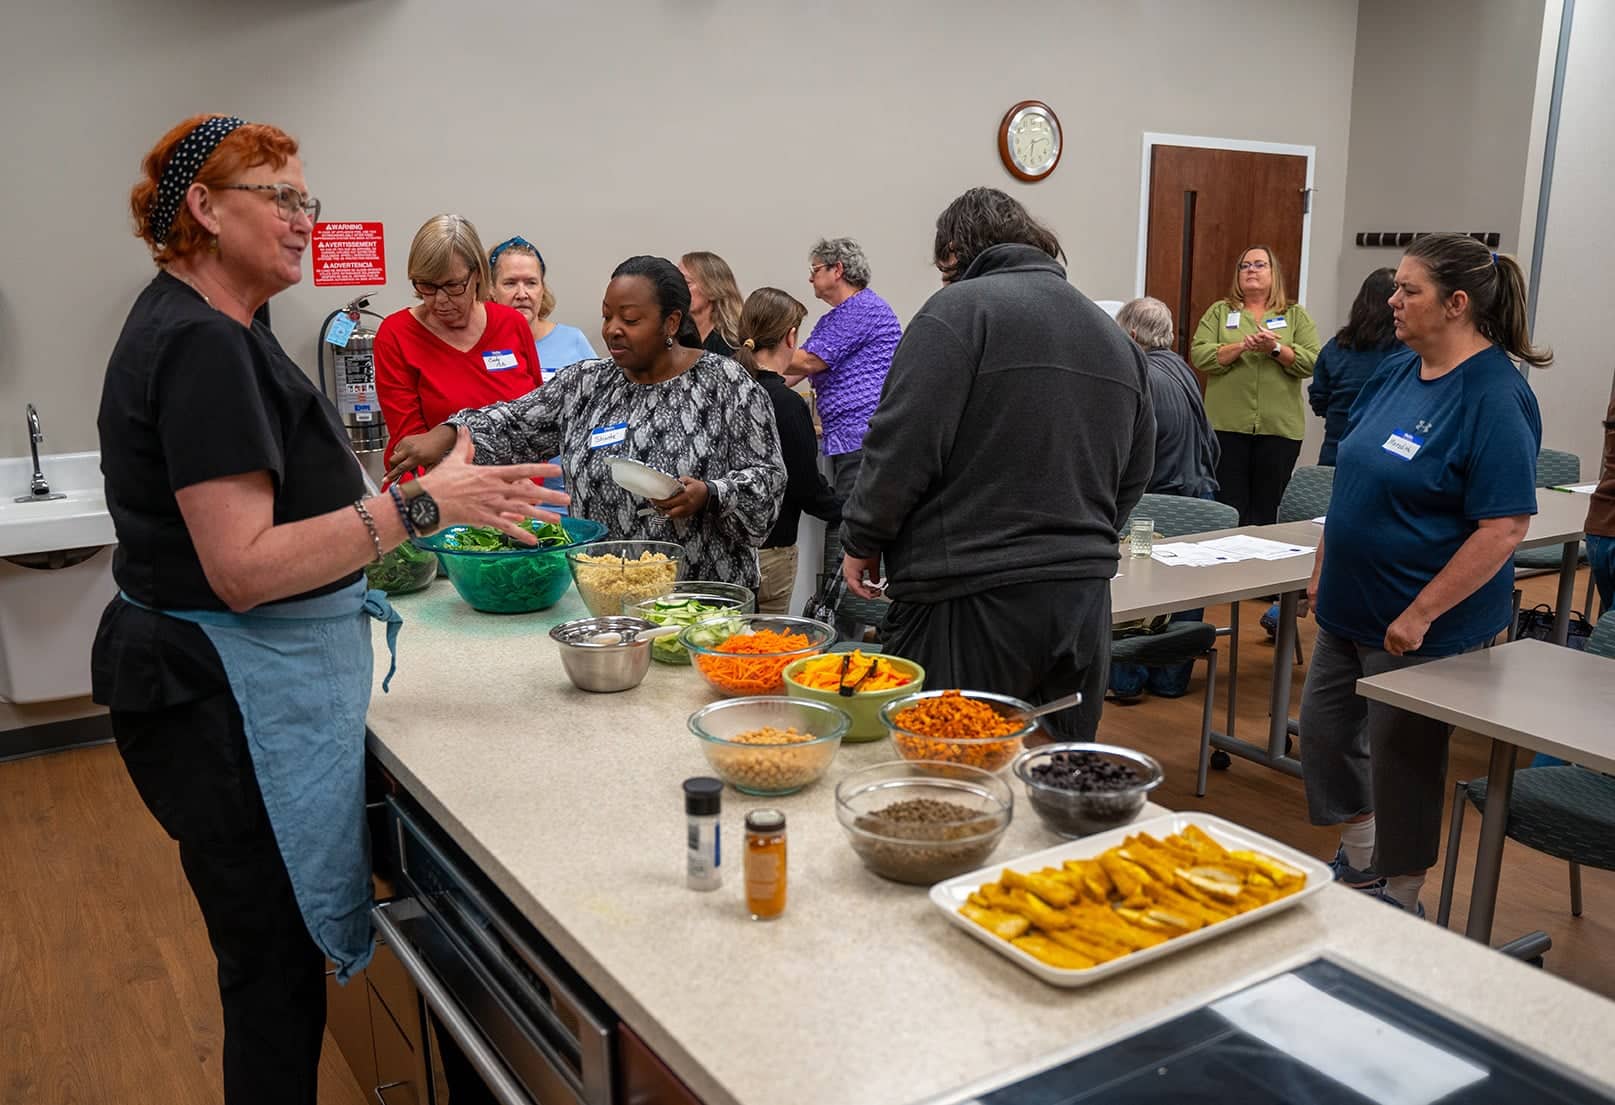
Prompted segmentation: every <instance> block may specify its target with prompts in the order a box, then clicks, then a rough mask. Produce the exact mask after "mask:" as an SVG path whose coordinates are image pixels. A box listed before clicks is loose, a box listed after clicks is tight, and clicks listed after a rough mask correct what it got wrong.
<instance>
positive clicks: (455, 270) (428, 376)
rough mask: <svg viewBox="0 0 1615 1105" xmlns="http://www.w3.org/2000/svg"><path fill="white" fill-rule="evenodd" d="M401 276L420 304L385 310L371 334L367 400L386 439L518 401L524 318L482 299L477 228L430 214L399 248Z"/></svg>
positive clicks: (484, 278) (525, 370) (528, 361)
mask: <svg viewBox="0 0 1615 1105" xmlns="http://www.w3.org/2000/svg"><path fill="white" fill-rule="evenodd" d="M409 280H410V283H411V284H413V285H414V286H415V294H416V295H417V296H419V297H420V299H421V302H420V303H419V304H418V305H416V306H414V307H406V308H404V309H403V310H401V311H395V312H393V313H392V314H391V315H388V316H387V318H386V320H385V321H383V322H382V324H381V328H380V329H379V330H378V331H377V332H376V397H377V399H378V400H380V402H381V414H382V417H383V418H384V419H386V422H387V438H388V446H387V452H388V455H387V464H388V467H391V466H392V443H393V442H395V441H401V440H403V439H404V438H406V437H409V436H410V435H411V434H420V433H425V432H426V431H427V430H429V429H431V428H432V427H433V426H438V425H441V424H442V423H443V421H444V419H446V418H448V417H449V416H450V415H451V414H454V413H455V412H456V411H462V410H465V409H467V408H468V407H486V406H488V405H490V404H492V403H498V402H501V401H504V400H508V399H519V398H521V397H522V396H523V395H526V394H527V393H528V392H530V391H532V390H533V389H534V388H536V387H538V385H539V379H540V377H539V370H538V350H537V348H536V347H535V346H534V344H533V333H532V331H531V330H530V329H529V328H528V326H527V320H526V319H525V318H523V317H522V316H521V315H520V314H519V313H517V312H516V311H513V310H511V309H510V308H509V307H501V306H500V305H499V304H497V303H489V302H487V299H488V293H489V290H490V288H491V286H492V283H493V282H492V280H491V279H489V276H488V260H487V253H486V252H485V251H484V250H483V248H482V240H481V239H480V238H478V237H477V228H476V227H474V226H472V225H471V223H470V221H469V220H467V219H464V218H462V217H460V216H459V215H435V216H433V217H432V218H430V219H428V220H426V224H425V225H424V226H422V227H421V228H420V230H418V231H416V233H415V240H414V241H413V242H412V243H410V247H409Z"/></svg>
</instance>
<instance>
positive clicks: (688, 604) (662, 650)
mask: <svg viewBox="0 0 1615 1105" xmlns="http://www.w3.org/2000/svg"><path fill="white" fill-rule="evenodd" d="M756 610H757V597H756V596H755V595H754V594H752V591H751V588H749V587H742V586H741V585H740V584H738V583H721V582H718V581H716V580H703V579H686V580H682V581H681V582H679V583H678V584H677V589H676V590H673V591H671V592H669V593H668V594H665V595H657V596H656V597H655V598H650V599H639V600H637V601H635V600H631V599H628V600H624V601H623V604H622V612H623V613H624V614H626V615H627V616H629V617H631V618H644V619H645V620H646V621H648V622H654V623H656V624H657V625H677V626H692V625H694V624H695V623H696V622H704V621H708V620H710V619H714V618H721V617H722V616H723V615H725V614H734V615H737V616H738V615H741V614H751V613H755V612H756ZM740 628H741V626H740V625H739V624H738V623H737V624H735V625H733V626H726V625H723V624H721V623H720V624H717V625H715V626H713V627H712V631H711V632H710V633H709V634H707V636H710V637H711V641H710V642H709V643H710V645H711V646H714V647H715V646H717V645H718V644H720V643H721V642H722V641H723V640H724V639H725V638H726V637H728V636H729V635H730V634H732V633H735V632H737V631H738V630H739V629H740ZM703 632H705V631H703ZM698 643H699V642H698ZM650 654H651V659H652V660H659V661H661V662H662V663H664V664H688V663H689V662H690V653H689V651H688V650H687V649H685V647H684V646H683V645H682V644H680V643H679V635H678V634H674V635H673V636H671V637H658V638H657V639H656V640H654V641H652V642H651V646H650Z"/></svg>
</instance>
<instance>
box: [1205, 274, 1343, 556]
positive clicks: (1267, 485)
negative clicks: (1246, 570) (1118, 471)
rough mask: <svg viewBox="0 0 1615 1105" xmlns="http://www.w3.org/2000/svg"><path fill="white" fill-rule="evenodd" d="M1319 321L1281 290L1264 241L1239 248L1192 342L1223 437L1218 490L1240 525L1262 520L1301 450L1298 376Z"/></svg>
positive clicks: (1305, 370)
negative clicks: (1227, 286)
mask: <svg viewBox="0 0 1615 1105" xmlns="http://www.w3.org/2000/svg"><path fill="white" fill-rule="evenodd" d="M1319 344H1320V343H1319V341H1318V330H1317V328H1316V327H1315V326H1313V325H1312V318H1311V316H1310V315H1308V314H1307V312H1306V310H1305V309H1304V308H1303V307H1302V306H1301V305H1300V304H1299V303H1291V302H1290V300H1289V296H1288V295H1287V294H1286V292H1285V289H1284V271H1283V270H1282V269H1280V268H1279V262H1278V258H1277V257H1275V256H1274V255H1273V251H1272V250H1270V249H1268V248H1267V247H1266V246H1252V247H1251V248H1249V249H1247V250H1246V251H1245V252H1244V253H1242V254H1240V257H1239V262H1238V264H1237V265H1236V266H1235V269H1234V285H1233V288H1232V290H1230V291H1229V293H1228V296H1227V298H1226V299H1220V300H1218V301H1217V302H1216V303H1214V304H1212V305H1211V309H1210V310H1209V311H1207V312H1206V313H1205V315H1204V317H1202V318H1201V319H1200V325H1199V327H1198V328H1197V329H1196V330H1195V334H1194V344H1193V346H1192V347H1191V349H1190V350H1189V356H1190V359H1191V360H1192V361H1193V362H1194V366H1195V367H1196V368H1198V369H1199V370H1200V371H1201V372H1204V373H1205V374H1206V377H1207V380H1206V415H1207V417H1208V418H1210V419H1211V426H1212V429H1214V430H1216V431H1217V440H1218V441H1219V442H1220V443H1221V445H1222V459H1221V460H1220V461H1218V463H1217V483H1218V484H1219V485H1220V488H1221V490H1219V491H1218V492H1217V498H1218V499H1219V500H1220V501H1222V502H1224V503H1227V504H1228V505H1229V506H1231V507H1233V508H1234V509H1236V510H1238V511H1239V524H1240V525H1242V526H1246V525H1266V524H1268V523H1270V522H1273V521H1275V520H1276V519H1277V517H1278V509H1279V500H1280V499H1281V498H1283V497H1284V488H1285V485H1286V484H1288V483H1289V482H1290V473H1291V472H1292V471H1294V469H1295V461H1296V458H1297V457H1299V456H1300V455H1301V438H1302V436H1303V435H1304V433H1305V431H1306V418H1305V415H1304V413H1303V408H1302V405H1301V381H1302V380H1305V379H1307V378H1308V377H1310V376H1311V375H1312V365H1313V363H1314V362H1315V361H1316V360H1317V359H1318V348H1319Z"/></svg>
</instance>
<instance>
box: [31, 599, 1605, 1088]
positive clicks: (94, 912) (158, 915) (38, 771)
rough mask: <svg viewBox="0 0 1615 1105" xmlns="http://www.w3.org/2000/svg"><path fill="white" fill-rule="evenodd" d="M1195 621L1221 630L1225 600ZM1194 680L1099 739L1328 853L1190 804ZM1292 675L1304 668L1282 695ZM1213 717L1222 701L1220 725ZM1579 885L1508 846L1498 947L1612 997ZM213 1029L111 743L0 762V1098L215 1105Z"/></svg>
mask: <svg viewBox="0 0 1615 1105" xmlns="http://www.w3.org/2000/svg"><path fill="white" fill-rule="evenodd" d="M1584 584H1585V579H1584V580H1583V585H1584ZM1553 587H1554V580H1553V579H1552V578H1551V577H1539V578H1537V579H1533V580H1528V581H1526V583H1525V591H1526V602H1527V604H1532V603H1536V602H1544V601H1545V602H1552V601H1553ZM1580 594H1581V591H1580V590H1579V589H1578V591H1577V595H1578V596H1579V595H1580ZM1260 613H1261V604H1258V603H1247V604H1245V606H1244V608H1243V614H1242V619H1241V620H1242V623H1243V626H1244V629H1245V632H1244V634H1243V639H1242V645H1241V658H1240V659H1241V665H1240V666H1241V669H1242V674H1243V676H1244V678H1243V679H1242V680H1241V683H1240V703H1239V705H1240V711H1239V727H1240V732H1241V734H1242V735H1246V736H1253V735H1256V734H1259V733H1265V732H1266V713H1267V693H1268V681H1267V671H1268V665H1269V664H1270V663H1271V657H1272V646H1271V645H1269V644H1267V643H1266V640H1265V636H1264V635H1263V634H1262V632H1261V630H1260V629H1259V628H1258V627H1257V618H1258V617H1259V616H1260ZM1207 616H1208V619H1209V620H1212V621H1216V622H1218V623H1225V622H1226V616H1227V609H1226V607H1223V608H1214V609H1212V610H1210V611H1208V615H1207ZM1314 632H1315V630H1314V627H1313V624H1312V623H1311V622H1310V621H1306V622H1304V623H1303V624H1302V628H1301V633H1302V640H1303V642H1305V643H1307V644H1308V645H1309V646H1310V642H1311V639H1312V636H1313V634H1314ZM1309 651H1310V649H1309ZM1202 675H1203V668H1202V670H1201V671H1198V672H1197V675H1196V680H1195V683H1194V685H1193V687H1192V688H1191V690H1190V693H1189V694H1188V695H1187V696H1185V697H1184V698H1181V699H1176V700H1168V699H1146V700H1145V701H1144V702H1142V703H1140V704H1138V705H1134V706H1122V705H1117V704H1114V703H1112V704H1109V705H1107V706H1106V709H1105V718H1104V722H1103V723H1102V727H1101V737H1102V739H1107V740H1112V741H1116V742H1119V743H1124V744H1129V745H1132V746H1135V747H1138V748H1141V749H1144V750H1145V751H1147V752H1149V753H1151V754H1152V755H1154V756H1155V757H1156V758H1158V759H1159V760H1161V761H1162V763H1163V764H1164V765H1165V766H1166V769H1167V782H1166V784H1165V785H1164V786H1163V787H1162V788H1161V790H1160V791H1158V792H1157V795H1156V797H1157V800H1158V801H1159V802H1161V804H1163V805H1165V806H1168V807H1170V808H1175V809H1180V810H1196V809H1202V810H1206V811H1208V812H1211V813H1215V814H1218V815H1220V816H1223V817H1227V818H1229V819H1231V820H1234V821H1238V822H1241V823H1243V824H1245V825H1249V826H1251V827H1252V828H1255V829H1257V830H1259V831H1261V832H1265V833H1268V834H1270V835H1272V836H1275V837H1277V838H1279V839H1280V840H1283V841H1286V842H1288V843H1290V844H1293V845H1295V846H1297V847H1299V848H1302V849H1305V850H1306V851H1309V852H1311V853H1313V854H1315V855H1318V856H1323V857H1326V856H1329V855H1332V854H1333V852H1334V848H1335V844H1336V842H1337V840H1338V833H1337V832H1336V831H1334V830H1326V829H1315V828H1313V827H1311V826H1310V825H1308V824H1307V821H1306V811H1305V806H1304V804H1303V801H1302V796H1301V784H1300V782H1299V780H1296V779H1291V778H1289V777H1288V776H1283V775H1279V774H1276V773H1274V772H1271V771H1268V770H1266V769H1264V768H1260V767H1258V766H1256V765H1255V764H1251V763H1247V762H1244V761H1239V760H1236V761H1235V762H1234V766H1233V768H1232V769H1231V770H1229V771H1227V772H1216V773H1213V775H1212V778H1211V783H1210V786H1209V790H1208V794H1207V796H1206V797H1205V798H1204V799H1198V798H1196V797H1195V796H1194V761H1195V737H1194V734H1195V733H1197V732H1198V726H1199V716H1200V715H1199V711H1200V698H1199V694H1200V691H1201V683H1200V678H1201V676H1202ZM1304 678H1305V668H1304V667H1303V668H1301V669H1298V670H1297V672H1296V674H1295V687H1294V691H1295V701H1296V702H1297V703H1298V702H1299V700H1300V692H1301V684H1302V680H1303V679H1304ZM1221 717H1222V709H1221V706H1220V705H1219V710H1218V718H1219V724H1220V723H1221ZM1452 752H1453V754H1452V775H1453V777H1455V778H1473V777H1475V776H1478V775H1482V774H1484V773H1485V770H1486V759H1487V749H1486V745H1485V743H1484V742H1483V741H1481V740H1479V739H1477V738H1475V737H1474V736H1472V735H1469V734H1459V735H1458V736H1457V737H1456V738H1455V739H1454V741H1453V747H1452ZM1466 820H1467V829H1466V832H1465V836H1464V845H1463V852H1462V854H1463V862H1462V864H1461V865H1460V868H1459V871H1460V878H1459V892H1458V895H1457V905H1456V907H1455V909H1454V914H1453V916H1454V922H1453V923H1454V926H1455V927H1461V926H1462V923H1463V918H1464V915H1465V911H1466V908H1467V904H1468V900H1467V899H1468V895H1467V893H1466V888H1467V886H1468V880H1469V877H1470V873H1471V872H1472V870H1473V859H1474V846H1475V840H1476V838H1477V835H1478V832H1479V827H1480V819H1479V817H1478V816H1473V815H1472V816H1470V817H1469V818H1467V819H1466ZM1583 880H1584V886H1585V895H1586V901H1585V913H1584V916H1582V917H1580V918H1572V917H1571V916H1570V907H1569V899H1568V882H1567V876H1566V869H1565V865H1564V864H1562V863H1560V862H1559V861H1557V860H1553V859H1549V858H1548V857H1546V856H1542V855H1540V854H1538V853H1536V852H1532V851H1529V850H1528V849H1524V848H1521V847H1519V846H1517V845H1515V844H1512V843H1510V844H1509V845H1508V852H1507V855H1506V859H1505V864H1504V869H1503V886H1502V895H1501V900H1500V901H1499V904H1498V909H1497V922H1496V926H1495V931H1496V933H1497V939H1498V942H1502V941H1503V940H1506V939H1509V938H1510V937H1512V936H1515V935H1519V934H1521V933H1524V932H1527V931H1530V930H1533V929H1542V930H1545V931H1546V932H1548V933H1549V934H1550V935H1551V936H1552V938H1553V943H1554V947H1553V951H1552V952H1550V953H1549V955H1548V970H1550V971H1551V972H1553V973H1555V974H1558V975H1561V976H1563V977H1565V978H1567V979H1570V980H1571V981H1573V982H1576V983H1578V984H1580V985H1582V986H1585V987H1588V988H1590V989H1592V990H1595V991H1597V992H1599V993H1602V994H1604V995H1606V996H1610V997H1615V956H1609V955H1608V954H1607V951H1608V949H1609V948H1610V947H1612V946H1615V873H1611V872H1606V871H1592V870H1589V871H1586V872H1585V874H1584V876H1583ZM1438 890H1439V887H1438V885H1437V881H1436V878H1434V877H1433V878H1432V880H1431V882H1430V883H1429V884H1428V885H1427V886H1426V890H1425V904H1426V906H1427V908H1428V909H1429V910H1430V913H1431V915H1432V916H1434V913H1435V901H1436V894H1437V892H1438ZM1386 908H1390V907H1386ZM220 1038H221V1027H220V1018H219V1004H218V992H217V990H216V989H215V984H214V977H213V957H212V953H211V951H210V950H209V948H208V944H207V938H206V934H205V932H204V930H203V926H202V919H201V916H200V914H199V913H198V912H197V910H196V906H195V904H194V902H193V901H192V899H191V895H190V891H189V889H188V888H187V887H186V885H185V880H184V877H183V875H182V873H181V871H180V867H179V860H178V857H177V855H176V853H175V850H174V847H173V844H172V842H170V841H169V840H168V838H167V837H166V836H165V835H164V834H163V833H162V831H161V830H160V829H159V828H158V827H157V825H156V824H155V822H153V821H152V819H151V817H150V815H148V814H147V812H146V810H145V808H144V807H143V806H142V805H141V803H140V800H139V798H138V797H137V796H136V794H135V792H134V788H133V787H132V786H131V785H130V783H129V781H128V777H127V776H126V775H125V774H124V771H123V767H122V764H121V763H120V761H119V759H118V756H117V753H116V752H115V751H114V750H113V749H112V748H110V747H99V748H92V749H84V750H79V751H73V752H64V753H58V754H55V755H51V756H43V757H39V758H36V759H31V760H23V761H19V762H14V763H7V764H0V1105H83V1103H102V1102H107V1103H117V1105H137V1103H146V1102H151V1103H154V1105H156V1103H160V1105H191V1103H195V1105H216V1103H217V1102H218V1100H219V1086H220V1066H219V1046H220ZM326 1044H327V1046H326V1052H325V1056H324V1059H323V1061H322V1066H321V1072H320V1073H321V1084H320V1101H321V1103H322V1105H362V1103H364V1102H366V1101H368V1100H369V1098H368V1097H367V1096H366V1094H365V1093H363V1092H361V1089H360V1087H359V1086H358V1085H357V1084H356V1083H355V1082H354V1080H353V1077H352V1075H351V1074H350V1073H349V1072H348V1069H347V1067H346V1065H345V1064H344V1063H343V1062H342V1059H341V1057H340V1055H339V1054H337V1053H336V1051H335V1048H334V1047H332V1046H331V1043H330V1039H329V1037H327V1040H326Z"/></svg>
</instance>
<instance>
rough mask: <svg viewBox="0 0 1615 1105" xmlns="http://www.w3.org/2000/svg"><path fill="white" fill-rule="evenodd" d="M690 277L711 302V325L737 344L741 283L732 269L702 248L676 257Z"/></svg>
mask: <svg viewBox="0 0 1615 1105" xmlns="http://www.w3.org/2000/svg"><path fill="white" fill-rule="evenodd" d="M679 261H680V263H681V264H683V265H684V267H685V269H687V270H688V271H689V273H690V275H691V276H693V277H695V279H696V282H697V283H699V284H700V285H701V290H702V291H703V292H705V293H706V296H707V301H708V302H710V303H711V304H712V328H713V329H714V330H716V331H717V332H718V333H719V334H720V335H722V337H723V340H724V341H726V342H728V343H729V344H730V345H733V346H739V345H740V309H741V306H742V304H741V299H740V285H739V284H738V283H737V282H736V281H735V270H734V269H732V268H730V267H729V262H728V261H725V260H724V259H723V258H722V257H719V256H718V255H717V254H716V253H709V252H707V251H706V250H704V249H701V250H696V251H695V252H694V253H686V254H685V255H684V256H683V257H680V258H679Z"/></svg>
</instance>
